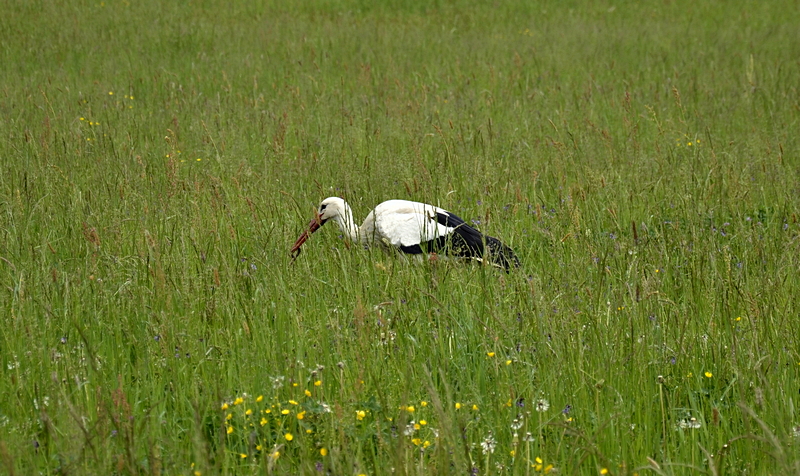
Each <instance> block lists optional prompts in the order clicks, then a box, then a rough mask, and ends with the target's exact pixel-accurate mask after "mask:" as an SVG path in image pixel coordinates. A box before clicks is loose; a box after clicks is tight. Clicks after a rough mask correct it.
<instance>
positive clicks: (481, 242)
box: [292, 197, 520, 269]
mask: <svg viewBox="0 0 800 476" xmlns="http://www.w3.org/2000/svg"><path fill="white" fill-rule="evenodd" d="M329 220H332V221H334V222H335V223H336V224H337V225H338V226H339V228H340V229H341V230H342V233H344V234H345V235H346V236H347V237H348V238H349V239H350V240H351V241H353V242H356V243H362V244H364V245H366V246H376V245H377V246H380V247H382V248H385V249H397V250H399V251H401V252H403V253H406V254H422V253H445V254H449V255H452V256H457V257H462V258H472V259H476V260H479V261H483V260H484V259H487V260H488V261H489V262H491V263H493V264H495V265H497V266H501V267H503V268H505V269H509V268H510V267H512V266H514V267H518V266H519V265H520V263H519V259H518V258H517V256H516V255H515V254H514V251H513V250H512V249H511V248H509V247H508V246H506V245H504V244H503V243H501V242H500V240H498V239H497V238H493V237H491V236H487V235H483V234H482V233H480V232H479V231H478V230H476V229H475V228H472V227H471V226H469V225H467V224H466V223H465V222H464V220H462V219H461V218H459V217H458V216H456V215H454V214H452V213H450V212H448V211H447V210H444V209H442V208H439V207H436V206H433V205H428V204H425V203H419V202H411V201H408V200H388V201H385V202H383V203H381V204H379V205H378V206H376V207H375V208H374V209H373V210H372V211H370V212H369V214H368V215H367V218H366V219H365V220H364V223H363V224H362V225H361V226H360V227H359V226H358V225H356V224H355V221H354V220H353V212H352V210H351V209H350V206H349V205H348V204H347V202H345V201H344V200H343V199H341V198H339V197H330V198H326V199H325V200H323V201H322V203H321V204H320V206H319V210H318V211H317V216H316V218H315V219H314V220H313V221H312V222H311V223H310V224H309V227H308V230H307V231H306V232H304V233H303V234H302V235H300V238H298V239H297V242H296V243H295V245H294V246H293V247H292V253H299V250H300V246H302V244H303V243H304V242H305V241H306V240H307V239H308V237H309V236H310V235H311V233H313V232H315V231H316V230H317V229H318V228H319V227H320V226H322V225H324V224H325V223H326V222H327V221H329Z"/></svg>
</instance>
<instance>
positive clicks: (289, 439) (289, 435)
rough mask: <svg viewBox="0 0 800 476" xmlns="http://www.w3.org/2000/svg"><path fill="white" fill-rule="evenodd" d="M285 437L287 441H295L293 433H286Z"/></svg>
mask: <svg viewBox="0 0 800 476" xmlns="http://www.w3.org/2000/svg"><path fill="white" fill-rule="evenodd" d="M283 437H284V438H286V441H292V440H293V439H294V435H292V434H291V433H286V434H285V435H283Z"/></svg>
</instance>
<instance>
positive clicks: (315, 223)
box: [291, 213, 322, 259]
mask: <svg viewBox="0 0 800 476" xmlns="http://www.w3.org/2000/svg"><path fill="white" fill-rule="evenodd" d="M320 226H322V219H321V217H320V216H319V213H317V216H316V217H314V219H313V220H311V223H309V224H308V230H306V231H304V232H303V233H302V234H301V235H300V237H299V238H297V241H295V242H294V245H293V246H292V250H291V254H292V258H293V259H294V258H297V257H298V256H299V255H300V247H301V246H303V243H305V242H306V240H307V239H308V237H309V236H311V234H312V233H314V232H315V231H317V230H318V229H319V227H320Z"/></svg>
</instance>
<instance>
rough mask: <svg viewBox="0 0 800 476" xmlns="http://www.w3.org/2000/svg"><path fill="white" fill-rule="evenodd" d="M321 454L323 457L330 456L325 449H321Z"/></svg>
mask: <svg viewBox="0 0 800 476" xmlns="http://www.w3.org/2000/svg"><path fill="white" fill-rule="evenodd" d="M319 454H320V455H322V456H328V450H327V449H325V448H320V450H319Z"/></svg>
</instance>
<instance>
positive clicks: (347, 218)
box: [335, 203, 359, 241]
mask: <svg viewBox="0 0 800 476" xmlns="http://www.w3.org/2000/svg"><path fill="white" fill-rule="evenodd" d="M335 220H336V224H337V225H339V229H340V230H342V233H344V234H345V235H347V237H348V238H349V239H350V241H359V236H358V225H356V222H355V220H353V211H352V210H351V209H350V205H348V204H347V203H345V204H344V216H342V215H339V216H337V217H336V218H335Z"/></svg>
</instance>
